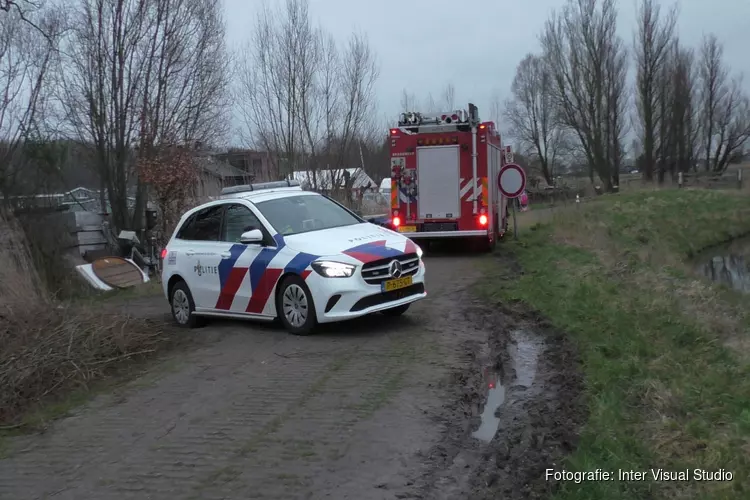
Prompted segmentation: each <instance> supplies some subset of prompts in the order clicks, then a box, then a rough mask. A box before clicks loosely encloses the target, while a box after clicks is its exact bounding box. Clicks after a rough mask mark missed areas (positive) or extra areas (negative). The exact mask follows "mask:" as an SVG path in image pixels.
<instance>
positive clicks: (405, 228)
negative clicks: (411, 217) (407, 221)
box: [398, 226, 417, 233]
mask: <svg viewBox="0 0 750 500" xmlns="http://www.w3.org/2000/svg"><path fill="white" fill-rule="evenodd" d="M398 232H399V233H416V232H417V226H400V227H399V228H398Z"/></svg>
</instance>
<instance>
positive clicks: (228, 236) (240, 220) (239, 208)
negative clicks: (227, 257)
mask: <svg viewBox="0 0 750 500" xmlns="http://www.w3.org/2000/svg"><path fill="white" fill-rule="evenodd" d="M253 229H260V230H261V231H263V225H262V224H261V222H260V220H259V219H258V217H257V216H256V215H255V214H254V213H253V212H252V211H251V210H250V209H249V208H247V207H246V206H244V205H238V204H232V205H228V206H227V210H226V212H225V213H224V234H223V235H222V238H221V240H222V241H231V242H232V243H239V242H240V236H242V233H246V232H247V231H250V230H253ZM265 233H266V232H265V231H263V234H264V236H265Z"/></svg>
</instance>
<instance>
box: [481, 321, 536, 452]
mask: <svg viewBox="0 0 750 500" xmlns="http://www.w3.org/2000/svg"><path fill="white" fill-rule="evenodd" d="M510 335H511V343H510V345H509V346H508V354H509V356H510V360H511V365H512V373H513V376H514V378H515V380H512V385H511V386H510V391H508V390H507V389H506V386H505V385H504V384H503V383H502V375H501V372H499V371H496V370H495V369H494V367H492V366H488V367H487V368H485V370H484V379H485V383H486V387H487V389H486V390H487V394H486V396H485V403H484V404H483V405H482V413H481V415H480V419H481V423H480V425H479V428H478V429H477V430H476V431H474V432H473V433H472V434H471V435H472V437H473V438H475V439H478V440H480V441H483V442H485V443H489V442H491V441H492V440H493V439H494V437H495V435H496V434H497V432H498V430H499V429H500V424H501V422H502V418H501V415H502V409H503V406H504V404H505V402H506V400H508V402H509V404H511V405H512V404H515V403H517V402H518V401H519V400H522V399H523V398H524V397H525V396H526V393H527V391H528V389H531V387H532V386H533V384H534V378H535V377H536V370H537V363H538V359H539V351H540V350H541V348H542V347H543V343H542V342H541V340H540V339H539V337H538V336H536V335H534V334H530V333H529V332H526V331H524V330H514V331H512V332H511V334H510ZM508 396H510V397H508Z"/></svg>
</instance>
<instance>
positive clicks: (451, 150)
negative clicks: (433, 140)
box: [417, 146, 461, 219]
mask: <svg viewBox="0 0 750 500" xmlns="http://www.w3.org/2000/svg"><path fill="white" fill-rule="evenodd" d="M459 158H460V157H459V150H458V146H429V147H421V148H417V183H418V184H417V186H418V187H417V189H418V195H417V206H418V209H419V218H420V219H443V218H448V219H450V218H454V217H459V216H460V212H461V205H460V203H461V198H460V195H459V189H460V186H459Z"/></svg>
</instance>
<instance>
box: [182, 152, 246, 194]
mask: <svg viewBox="0 0 750 500" xmlns="http://www.w3.org/2000/svg"><path fill="white" fill-rule="evenodd" d="M195 164H196V166H197V167H198V171H199V175H200V177H201V182H202V183H203V184H204V185H206V186H212V185H213V186H218V187H219V189H221V188H225V187H228V186H237V185H240V184H250V183H251V182H255V175H253V174H252V173H251V172H246V171H244V170H240V169H239V168H237V167H234V166H232V165H230V164H229V163H227V162H225V161H221V160H219V159H217V155H214V154H204V155H200V156H198V157H197V158H196V161H195Z"/></svg>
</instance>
